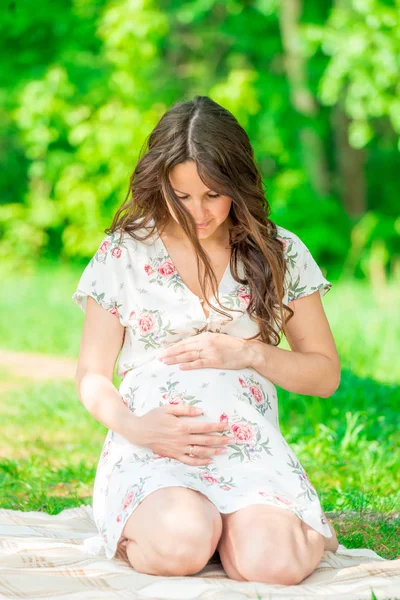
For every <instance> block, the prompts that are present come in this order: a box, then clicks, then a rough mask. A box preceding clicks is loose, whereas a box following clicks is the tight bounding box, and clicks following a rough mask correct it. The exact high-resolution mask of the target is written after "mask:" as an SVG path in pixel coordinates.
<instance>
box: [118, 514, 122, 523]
mask: <svg viewBox="0 0 400 600" xmlns="http://www.w3.org/2000/svg"><path fill="white" fill-rule="evenodd" d="M121 519H122V515H118V517H117V523H120V522H121Z"/></svg>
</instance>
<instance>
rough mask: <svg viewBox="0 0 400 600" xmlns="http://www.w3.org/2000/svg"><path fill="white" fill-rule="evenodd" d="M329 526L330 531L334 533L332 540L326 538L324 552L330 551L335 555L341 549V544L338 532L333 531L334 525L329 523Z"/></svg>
mask: <svg viewBox="0 0 400 600" xmlns="http://www.w3.org/2000/svg"><path fill="white" fill-rule="evenodd" d="M328 525H329V529H330V530H331V532H332V537H330V538H325V547H324V550H329V551H330V552H333V553H335V552H336V550H337V549H338V548H339V542H338V539H337V536H336V531H335V530H334V529H333V527H332V525H331V524H330V523H329V521H328Z"/></svg>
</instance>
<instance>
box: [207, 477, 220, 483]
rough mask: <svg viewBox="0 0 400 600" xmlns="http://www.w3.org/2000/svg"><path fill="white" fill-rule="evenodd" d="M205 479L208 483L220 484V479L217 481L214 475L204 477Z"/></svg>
mask: <svg viewBox="0 0 400 600" xmlns="http://www.w3.org/2000/svg"><path fill="white" fill-rule="evenodd" d="M203 479H205V480H206V481H208V483H218V479H215V477H213V476H212V475H203Z"/></svg>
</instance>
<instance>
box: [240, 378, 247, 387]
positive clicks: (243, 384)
mask: <svg viewBox="0 0 400 600" xmlns="http://www.w3.org/2000/svg"><path fill="white" fill-rule="evenodd" d="M239 383H240V385H241V386H242V387H247V385H246V384H245V382H244V381H243V379H242V378H241V377H239Z"/></svg>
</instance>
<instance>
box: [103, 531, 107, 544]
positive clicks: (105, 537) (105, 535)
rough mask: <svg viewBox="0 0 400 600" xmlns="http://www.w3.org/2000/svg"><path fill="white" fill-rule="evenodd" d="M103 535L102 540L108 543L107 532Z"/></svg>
mask: <svg viewBox="0 0 400 600" xmlns="http://www.w3.org/2000/svg"><path fill="white" fill-rule="evenodd" d="M103 537H104V541H105V543H106V544H108V537H107V534H106V533H105V534H104V536H103Z"/></svg>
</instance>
